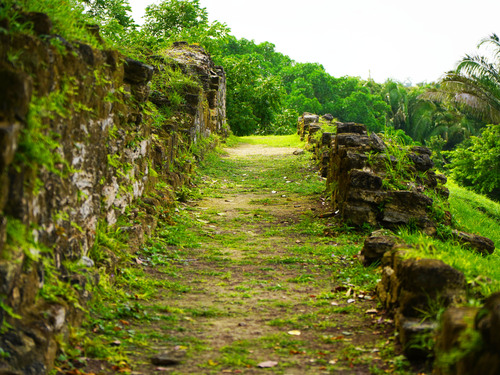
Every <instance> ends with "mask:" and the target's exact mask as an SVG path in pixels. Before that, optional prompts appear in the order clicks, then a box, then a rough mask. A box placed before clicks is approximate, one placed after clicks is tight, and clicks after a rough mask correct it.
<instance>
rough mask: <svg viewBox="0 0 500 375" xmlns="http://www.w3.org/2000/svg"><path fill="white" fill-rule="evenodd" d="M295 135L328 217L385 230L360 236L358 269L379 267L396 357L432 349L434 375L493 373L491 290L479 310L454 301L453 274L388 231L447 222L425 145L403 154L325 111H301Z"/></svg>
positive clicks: (479, 244) (495, 345)
mask: <svg viewBox="0 0 500 375" xmlns="http://www.w3.org/2000/svg"><path fill="white" fill-rule="evenodd" d="M298 134H299V135H300V137H301V139H303V140H306V141H307V143H308V147H309V148H310V150H311V151H312V152H313V155H314V158H315V159H316V161H317V163H318V166H319V171H320V174H321V175H322V176H323V177H325V178H326V179H327V189H328V191H329V194H331V205H332V208H333V210H334V212H335V214H336V216H337V217H338V218H340V219H341V220H342V221H344V222H347V223H350V224H353V225H355V226H363V225H366V224H368V225H370V226H371V227H374V228H387V229H379V230H376V231H374V232H373V233H372V234H371V236H369V237H368V238H367V239H366V240H365V243H364V246H363V249H362V251H361V256H360V259H362V261H363V262H364V263H365V265H370V264H373V263H377V264H380V265H381V267H382V277H381V281H380V282H379V284H378V286H377V295H378V298H379V300H380V302H381V304H382V306H383V307H384V308H385V309H386V310H387V311H390V312H391V314H392V315H394V321H395V325H396V330H397V331H398V333H399V339H400V342H401V344H402V346H403V348H404V352H405V355H406V356H407V357H408V358H409V359H417V360H422V359H425V358H427V357H428V356H429V355H431V354H432V353H431V352H432V351H434V352H435V353H436V354H437V358H438V360H437V363H435V365H434V367H435V369H434V373H436V374H443V375H444V374H461V375H462V374H463V375H465V374H498V373H500V350H499V349H500V347H499V340H498V337H499V336H498V332H500V326H499V325H500V293H496V294H494V295H492V296H490V297H489V298H488V299H487V300H486V303H485V305H484V307H483V308H482V309H478V308H470V307H457V306H460V304H462V303H463V302H465V296H466V293H465V291H466V279H465V276H464V275H463V273H462V272H460V271H458V270H456V269H454V268H452V267H451V266H449V265H447V264H445V263H443V262H442V261H440V260H436V259H415V258H411V257H408V256H407V253H408V252H409V250H410V248H409V246H408V245H406V244H404V243H402V241H401V240H400V239H399V238H398V237H396V236H395V235H394V234H393V233H392V232H391V230H395V229H397V228H399V227H401V226H406V227H412V228H414V229H418V230H420V231H422V232H424V233H426V234H428V235H431V236H433V235H436V234H437V231H438V229H439V228H443V226H449V225H450V224H451V215H450V213H449V212H447V211H446V210H445V209H444V208H445V207H446V200H447V198H448V196H449V191H448V189H447V188H446V187H445V186H444V184H445V183H446V177H445V176H444V175H440V174H437V173H436V172H435V171H434V170H433V166H434V165H433V162H432V159H431V156H432V155H431V151H430V150H429V149H428V148H426V147H420V146H413V147H409V148H408V149H407V150H405V149H403V148H402V147H401V146H399V145H396V144H391V140H388V142H389V143H386V142H384V140H382V139H381V137H380V136H379V135H377V134H375V133H371V134H368V132H367V129H366V127H365V126H364V125H362V124H356V123H341V122H336V121H334V119H333V116H331V115H325V116H321V117H320V116H318V115H315V114H311V113H304V114H303V115H302V116H301V117H299V120H298ZM440 202H441V203H440ZM437 204H440V205H441V206H440V207H436V206H437ZM449 233H450V235H451V236H452V238H453V239H454V240H456V241H457V242H459V243H461V244H462V245H463V246H464V247H468V248H470V249H472V250H473V251H477V252H479V253H481V254H483V255H488V254H492V253H493V252H494V250H495V245H494V243H493V241H491V240H490V239H488V238H486V237H482V236H477V235H474V234H469V233H464V232H461V231H457V230H453V231H451V230H449ZM436 301H438V303H439V304H440V305H441V306H444V307H448V309H447V310H446V312H445V314H444V316H443V319H442V322H441V325H440V326H439V324H438V322H436V321H434V320H432V319H423V318H422V312H423V311H429V310H432V308H433V307H435V305H436ZM439 327H440V328H439ZM438 328H439V329H438ZM471 336H474V337H476V338H477V337H479V339H478V343H477V345H476V346H474V347H473V348H471V349H470V350H468V351H467V350H464V346H466V344H464V343H465V342H466V341H467V340H469V339H470V337H471ZM426 337H427V338H435V339H436V345H435V347H434V348H429V347H428V342H427V343H426V342H423V341H422V339H423V338H426ZM457 353H459V355H461V357H460V358H459V357H456V358H455V359H454V362H453V363H451V362H450V363H439V359H440V358H447V356H448V357H449V356H453V355H456V354H457ZM457 358H458V359H457Z"/></svg>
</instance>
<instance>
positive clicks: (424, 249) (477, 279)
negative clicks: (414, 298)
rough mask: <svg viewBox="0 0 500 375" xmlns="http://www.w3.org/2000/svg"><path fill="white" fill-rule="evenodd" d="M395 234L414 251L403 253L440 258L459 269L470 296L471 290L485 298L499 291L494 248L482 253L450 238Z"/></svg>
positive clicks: (499, 265)
mask: <svg viewBox="0 0 500 375" xmlns="http://www.w3.org/2000/svg"><path fill="white" fill-rule="evenodd" d="M398 234H399V236H400V237H401V238H402V239H403V240H404V241H405V242H406V243H408V244H410V245H414V250H413V251H411V252H409V253H408V254H407V256H411V257H412V256H414V257H427V258H433V259H440V260H442V261H443V262H444V263H446V264H449V265H450V266H452V267H454V268H456V269H457V270H459V271H462V272H463V273H464V275H465V277H466V279H467V281H468V283H469V286H470V287H471V290H470V291H469V292H470V293H471V294H472V295H471V298H472V297H473V296H474V294H475V293H479V296H482V297H485V296H489V295H490V294H492V293H494V292H497V291H499V290H500V254H499V253H498V252H497V251H495V252H494V253H493V254H492V255H489V256H482V255H481V254H479V253H477V252H475V251H472V250H469V249H466V248H464V247H463V246H460V245H459V244H456V243H454V242H453V241H446V242H443V241H440V240H438V239H434V238H430V237H428V236H425V235H422V234H420V233H413V232H410V231H407V230H401V231H400V232H399V233H398Z"/></svg>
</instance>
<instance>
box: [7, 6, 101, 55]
mask: <svg viewBox="0 0 500 375" xmlns="http://www.w3.org/2000/svg"><path fill="white" fill-rule="evenodd" d="M21 5H22V8H21V7H19V2H18V1H16V0H4V1H3V2H2V5H1V6H0V19H1V18H7V19H9V21H10V22H9V32H27V33H32V28H33V25H32V23H30V22H25V21H22V17H21V13H22V12H43V13H46V14H47V15H48V16H49V17H50V19H51V21H52V24H53V29H52V30H53V31H52V32H53V33H54V34H58V35H60V36H62V37H63V38H66V39H68V40H79V41H81V42H86V43H89V44H90V45H92V46H98V44H99V43H98V41H97V39H96V38H95V37H94V35H92V34H91V33H90V32H89V30H88V29H87V28H86V27H85V25H86V24H87V22H86V21H87V17H86V16H85V15H84V8H83V6H82V4H81V3H80V2H79V1H78V0H67V1H64V2H59V1H55V0H23V1H22V4H21ZM2 30H3V29H2V28H1V27H0V32H1V31H2Z"/></svg>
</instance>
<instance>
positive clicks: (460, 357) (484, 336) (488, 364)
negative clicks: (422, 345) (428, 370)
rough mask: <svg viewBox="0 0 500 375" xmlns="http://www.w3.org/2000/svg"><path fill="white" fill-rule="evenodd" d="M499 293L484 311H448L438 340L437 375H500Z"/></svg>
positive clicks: (464, 309)
mask: <svg viewBox="0 0 500 375" xmlns="http://www.w3.org/2000/svg"><path fill="white" fill-rule="evenodd" d="M499 330H500V292H497V293H494V294H492V295H491V296H490V297H488V298H487V299H486V301H485V304H484V306H483V307H482V308H481V309H478V308H473V307H460V308H449V309H447V310H446V311H445V313H444V314H443V318H442V324H441V329H440V331H439V332H438V335H437V340H436V347H435V352H436V361H435V364H434V371H433V374H435V375H484V374H491V375H493V374H498V373H500V336H499V335H498V332H500V331H499Z"/></svg>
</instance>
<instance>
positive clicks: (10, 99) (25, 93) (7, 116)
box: [0, 68, 33, 124]
mask: <svg viewBox="0 0 500 375" xmlns="http://www.w3.org/2000/svg"><path fill="white" fill-rule="evenodd" d="M0 82H2V90H0V122H4V123H6V124H9V123H11V122H13V121H15V120H16V119H17V120H21V121H23V120H24V119H25V118H26V115H27V113H28V109H29V104H30V101H31V95H32V92H33V81H32V79H31V77H30V76H29V75H28V74H27V73H25V72H21V71H12V70H11V69H6V68H4V69H0Z"/></svg>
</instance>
